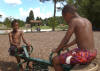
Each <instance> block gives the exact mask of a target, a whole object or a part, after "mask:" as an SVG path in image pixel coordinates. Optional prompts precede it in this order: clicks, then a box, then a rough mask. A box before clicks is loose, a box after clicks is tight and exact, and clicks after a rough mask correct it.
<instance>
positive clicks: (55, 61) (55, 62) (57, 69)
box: [53, 56, 63, 71]
mask: <svg viewBox="0 0 100 71" xmlns="http://www.w3.org/2000/svg"><path fill="white" fill-rule="evenodd" d="M53 65H54V68H55V71H63V68H62V66H61V64H60V59H59V56H56V57H54V58H53Z"/></svg>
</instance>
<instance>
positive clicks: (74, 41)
mask: <svg viewBox="0 0 100 71" xmlns="http://www.w3.org/2000/svg"><path fill="white" fill-rule="evenodd" d="M75 44H76V39H75V40H73V41H72V42H70V43H68V44H66V45H65V46H64V48H63V50H65V49H66V48H68V47H70V46H72V45H75Z"/></svg>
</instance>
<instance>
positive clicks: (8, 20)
mask: <svg viewBox="0 0 100 71" xmlns="http://www.w3.org/2000/svg"><path fill="white" fill-rule="evenodd" d="M3 23H4V25H6V26H7V28H10V27H11V20H10V19H9V18H8V17H7V18H5V20H4V22H3Z"/></svg>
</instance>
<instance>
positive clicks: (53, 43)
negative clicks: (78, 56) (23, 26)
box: [0, 31, 100, 71]
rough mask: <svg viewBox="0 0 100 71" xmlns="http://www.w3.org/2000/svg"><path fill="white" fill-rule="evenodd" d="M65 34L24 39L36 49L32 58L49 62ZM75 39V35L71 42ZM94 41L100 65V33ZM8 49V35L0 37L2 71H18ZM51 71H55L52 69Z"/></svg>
mask: <svg viewBox="0 0 100 71" xmlns="http://www.w3.org/2000/svg"><path fill="white" fill-rule="evenodd" d="M65 33H66V32H65V31H55V32H40V33H25V34H24V37H25V38H26V40H27V41H28V42H30V43H31V44H32V46H33V47H34V50H33V52H32V54H31V57H35V58H41V59H45V60H48V59H49V54H50V53H51V50H52V49H53V48H57V46H58V45H59V43H60V41H61V40H62V38H63V37H64V35H65ZM73 39H74V35H73V36H72V38H71V40H73ZM94 41H95V48H96V49H97V50H98V54H97V62H98V63H99V64H100V61H99V60H100V32H94ZM22 44H23V43H22ZM74 47H76V45H75V46H72V48H74ZM8 49H9V38H8V35H0V71H17V64H16V59H15V58H14V57H11V56H9V53H8ZM50 71H54V70H53V69H51V70H50ZM98 71H100V68H99V70H98Z"/></svg>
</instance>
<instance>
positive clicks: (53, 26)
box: [40, 0, 65, 31]
mask: <svg viewBox="0 0 100 71" xmlns="http://www.w3.org/2000/svg"><path fill="white" fill-rule="evenodd" d="M40 1H41V2H45V1H50V0H40ZM52 1H53V3H54V20H55V19H56V17H55V16H56V3H57V2H61V1H65V0H52ZM54 22H55V21H54ZM52 31H55V24H53V25H52Z"/></svg>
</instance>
